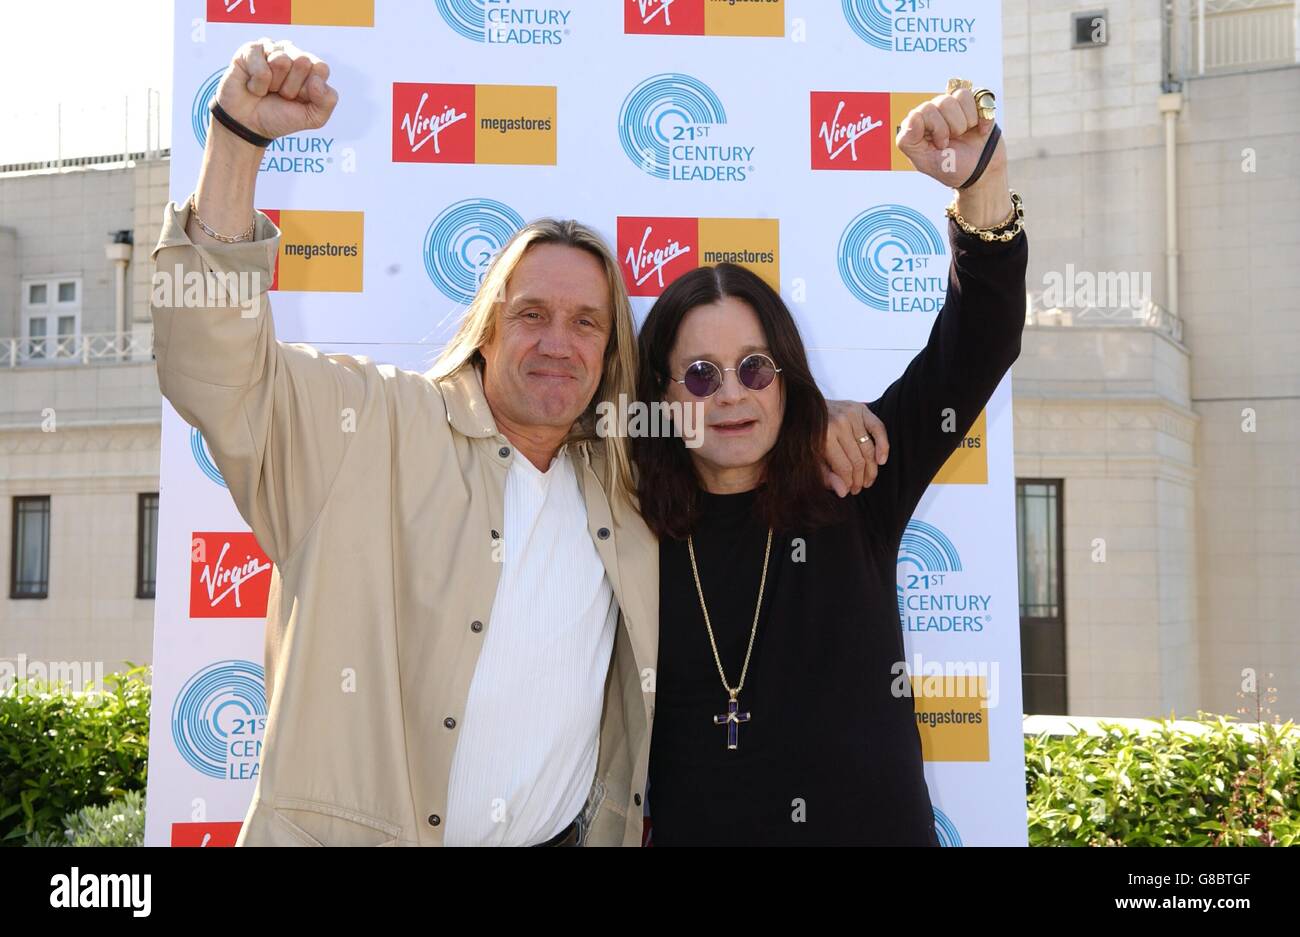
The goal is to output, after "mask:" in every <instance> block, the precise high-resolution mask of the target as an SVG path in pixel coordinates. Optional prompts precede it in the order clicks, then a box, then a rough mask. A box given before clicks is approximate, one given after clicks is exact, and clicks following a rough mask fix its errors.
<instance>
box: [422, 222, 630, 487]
mask: <svg viewBox="0 0 1300 937" xmlns="http://www.w3.org/2000/svg"><path fill="white" fill-rule="evenodd" d="M535 244H562V245H564V246H566V247H575V248H577V249H578V250H584V251H586V252H587V253H589V254H591V255H592V256H594V257H595V258H596V259H597V260H599V261H600V262H601V264H602V266H604V268H605V279H606V280H607V281H608V282H609V304H610V310H611V311H612V313H613V329H612V330H611V332H610V340H609V344H608V345H606V347H605V358H604V362H603V368H602V371H601V377H600V384H599V386H598V387H597V388H596V394H595V396H594V397H592V399H591V403H590V404H589V405H588V407H587V409H586V410H585V411H583V413H582V415H581V416H580V417H579V418H578V419H577V421H575V422H574V424H573V428H572V430H570V432H569V436H568V438H567V439H566V442H590V443H592V444H593V448H594V449H595V450H596V451H597V452H598V453H601V452H603V454H604V457H605V458H604V462H605V491H606V494H607V496H608V497H609V498H610V500H611V502H612V501H613V500H614V498H615V497H616V496H622V497H623V498H625V499H626V500H627V501H628V502H629V503H632V504H635V502H636V498H635V484H634V482H633V478H632V458H631V454H630V452H629V447H628V442H627V439H626V438H624V437H623V436H621V435H610V436H600V435H598V434H597V432H596V425H597V420H596V408H597V406H598V405H599V404H601V403H602V402H606V403H608V404H609V405H610V406H611V407H613V408H614V409H613V412H615V413H617V412H618V408H619V407H620V405H621V404H622V403H623V402H624V401H631V400H635V399H636V367H637V348H636V327H635V325H634V324H633V321H632V304H631V302H630V301H629V300H628V297H627V289H626V288H625V287H624V285H623V274H622V271H621V270H620V269H619V266H618V261H617V260H616V259H615V258H614V254H613V252H612V251H610V249H609V247H608V246H607V245H606V244H605V241H604V239H603V238H602V237H601V236H600V234H599V233H597V232H596V230H595V229H593V228H590V227H588V226H587V225H585V224H583V223H582V222H579V221H573V220H560V219H557V218H539V219H538V220H536V221H534V222H532V223H530V224H528V225H525V226H524V227H522V228H520V229H519V230H518V231H517V232H515V234H514V236H513V237H511V238H510V240H509V241H508V242H507V243H506V245H505V246H504V247H503V248H501V250H500V251H498V252H497V255H496V257H494V258H493V260H492V263H491V264H490V265H489V266H488V269H487V274H486V275H485V276H484V277H483V282H482V283H481V284H480V285H479V288H478V292H477V293H475V294H474V299H473V300H472V301H471V302H470V304H469V307H468V308H467V309H466V310H465V315H464V318H463V319H462V320H461V323H460V327H459V328H458V329H457V330H456V334H455V335H453V336H452V339H451V341H450V342H449V343H448V344H447V347H446V348H444V349H443V350H442V352H441V354H439V355H438V357H437V359H436V360H435V361H434V362H433V366H432V367H431V368H430V369H429V371H428V372H426V374H427V376H428V377H430V378H432V379H434V380H438V379H440V378H443V377H447V376H448V375H450V374H452V373H453V372H454V371H456V370H458V369H459V368H461V367H463V366H465V365H467V364H469V365H478V364H480V363H481V362H482V353H481V349H482V348H483V346H484V345H485V344H487V342H488V341H490V340H491V338H492V334H493V330H494V329H495V327H496V319H497V312H498V309H497V307H498V306H499V305H500V304H501V303H503V302H504V300H505V295H506V283H507V281H508V280H509V279H510V277H511V275H512V274H513V273H514V272H515V267H516V266H518V264H519V261H520V260H522V259H523V256H524V253H525V252H526V251H527V250H528V249H529V248H530V247H532V246H534V245H535ZM620 395H622V398H621V400H620Z"/></svg>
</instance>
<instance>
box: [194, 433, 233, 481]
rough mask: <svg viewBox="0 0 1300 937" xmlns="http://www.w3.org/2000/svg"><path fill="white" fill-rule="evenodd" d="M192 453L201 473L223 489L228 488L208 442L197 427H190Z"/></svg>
mask: <svg viewBox="0 0 1300 937" xmlns="http://www.w3.org/2000/svg"><path fill="white" fill-rule="evenodd" d="M190 452H192V453H194V461H195V462H197V463H198V464H199V471H201V472H202V473H203V474H204V475H206V476H208V478H210V479H212V480H213V481H214V482H216V483H217V484H218V485H220V486H221V487H222V488H225V487H227V485H226V480H225V479H224V478H222V477H221V470H220V469H218V468H217V463H216V462H214V461H213V460H212V451H211V450H210V449H208V442H207V440H206V439H204V438H203V434H202V433H200V432H199V428H198V427H197V426H191V427H190Z"/></svg>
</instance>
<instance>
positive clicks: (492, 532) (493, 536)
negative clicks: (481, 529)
mask: <svg viewBox="0 0 1300 937" xmlns="http://www.w3.org/2000/svg"><path fill="white" fill-rule="evenodd" d="M489 533H491V534H492V539H493V540H500V539H501V535H500V534H499V533H497V532H496V531H495V530H493V531H489Z"/></svg>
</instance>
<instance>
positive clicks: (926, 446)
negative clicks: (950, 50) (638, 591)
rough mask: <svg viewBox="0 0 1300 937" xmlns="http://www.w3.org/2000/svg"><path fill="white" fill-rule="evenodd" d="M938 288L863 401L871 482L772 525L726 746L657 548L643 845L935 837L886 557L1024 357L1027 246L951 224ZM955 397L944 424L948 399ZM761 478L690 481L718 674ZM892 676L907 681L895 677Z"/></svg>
mask: <svg viewBox="0 0 1300 937" xmlns="http://www.w3.org/2000/svg"><path fill="white" fill-rule="evenodd" d="M948 235H949V240H950V243H951V244H952V248H953V250H952V262H951V266H950V269H949V279H948V292H947V297H946V300H945V303H944V306H943V309H942V310H941V311H940V313H939V315H938V317H937V318H936V319H935V323H934V326H933V328H932V330H931V332H930V337H929V340H928V342H927V344H926V346H925V348H923V349H922V350H921V351H920V352H918V353H917V355H916V357H915V358H913V359H912V361H911V362H910V363H909V364H908V366H907V368H906V369H905V371H904V373H903V374H902V376H901V377H899V378H898V379H897V380H895V381H894V382H893V383H892V384H891V385H890V386H889V388H888V389H887V390H886V391H885V392H884V394H883V395H882V396H881V397H879V398H878V399H877V400H875V401H873V402H871V403H869V404H868V406H869V407H870V408H871V410H872V412H874V413H875V414H876V415H877V416H878V417H879V418H880V419H881V421H882V422H883V423H884V424H885V428H886V430H887V432H888V434H889V443H890V455H889V460H888V461H887V462H886V464H885V465H884V466H881V468H880V473H879V475H878V477H877V479H876V481H875V483H874V484H873V485H872V486H871V487H870V488H867V489H865V490H864V491H863V492H862V493H861V494H860V495H857V496H850V497H847V498H845V499H843V500H841V501H839V502H838V505H839V509H840V511H841V513H840V516H839V517H838V518H837V520H836V521H835V522H834V523H832V524H830V525H828V526H823V527H820V528H816V529H811V530H788V531H777V532H776V534H775V536H774V537H773V541H772V553H771V558H770V560H769V565H768V573H767V585H766V589H765V594H764V598H763V605H762V612H761V615H760V618H759V623H758V634H757V637H756V638H755V640H754V650H753V654H752V657H751V660H750V664H749V672H748V675H747V676H746V679H745V684H744V687H743V689H742V690H741V692H740V695H739V697H738V702H739V709H740V711H741V712H748V713H749V714H750V721H748V722H746V723H743V724H741V725H740V726H739V727H738V745H737V748H736V749H734V750H728V749H727V746H726V736H727V728H726V726H725V725H715V724H714V718H713V717H714V716H715V715H720V714H725V713H726V711H727V693H726V691H725V690H724V689H723V684H722V680H721V678H720V677H719V676H718V671H717V665H716V664H715V662H714V657H713V651H712V650H711V648H710V644H709V637H708V632H707V631H706V630H705V626H704V616H703V614H702V613H701V611H700V603H699V599H698V597H697V594H696V588H695V580H694V578H693V576H692V572H691V563H690V557H689V554H688V552H687V544H686V542H685V541H677V540H671V539H664V540H663V541H661V543H660V551H659V559H660V566H659V577H660V578H659V600H660V608H659V661H658V672H657V680H656V700H655V712H654V728H653V736H652V742H651V752H650V779H649V813H650V818H651V827H652V831H653V832H652V842H653V843H654V845H656V846H668V845H759V844H771V845H782V844H784V845H794V844H806V845H813V844H861V845H868V844H881V845H938V840H937V839H936V835H935V829H934V815H933V811H932V808H931V804H930V797H929V791H928V789H927V787H926V782H925V776H924V772H923V762H922V757H921V741H920V735H919V734H918V732H917V727H916V715H915V709H914V707H913V703H912V698H911V696H910V695H900V694H897V693H895V692H891V688H892V687H895V686H896V685H898V683H899V681H900V679H901V680H904V681H905V680H906V670H904V669H902V662H903V660H904V656H905V655H904V646H903V635H902V624H901V620H900V617H899V612H898V599H897V581H896V575H897V559H898V550H899V545H900V542H901V539H902V535H903V532H904V530H905V529H906V527H907V523H908V521H909V520H910V519H911V516H912V513H913V511H914V510H915V509H916V506H917V504H918V502H919V501H920V499H921V496H922V495H923V494H924V492H925V489H926V488H927V487H928V485H929V482H930V480H931V479H932V478H933V477H934V474H935V472H937V471H938V470H939V468H940V467H941V466H942V465H943V463H944V462H945V461H946V460H947V458H948V456H949V455H950V454H951V453H952V452H953V450H954V449H955V448H956V447H957V445H958V443H959V442H960V441H961V440H962V439H963V438H964V436H965V433H966V431H967V430H968V429H969V428H970V427H971V425H972V424H973V423H974V422H975V419H976V417H977V416H978V415H979V413H980V411H981V410H982V409H983V407H984V405H985V404H986V403H987V402H988V400H989V398H990V397H991V396H992V394H993V391H994V390H995V389H996V387H997V385H998V382H999V381H1000V380H1001V379H1002V376H1003V375H1004V374H1005V373H1006V372H1007V370H1008V369H1009V368H1010V367H1011V363H1012V362H1013V361H1014V360H1015V359H1016V357H1017V356H1018V355H1019V352H1020V335H1021V330H1022V327H1023V325H1024V304H1025V268H1026V265H1027V261H1028V243H1027V239H1026V236H1025V234H1024V233H1023V232H1022V233H1021V234H1020V235H1018V236H1017V237H1016V238H1014V239H1013V240H1012V241H1010V242H1008V243H1005V244H999V243H992V244H990V243H986V242H983V241H981V240H979V239H978V238H976V237H974V236H972V235H967V234H965V233H964V232H962V231H961V230H960V229H959V228H957V226H956V224H955V222H952V221H949V231H948ZM949 407H951V408H953V410H955V421H949V424H948V425H949V426H951V425H952V424H953V423H954V422H955V429H954V430H953V431H945V429H944V427H945V422H944V416H945V413H944V411H945V410H946V409H947V408H949ZM755 494H756V493H755V492H753V491H750V492H745V493H742V494H733V495H714V494H709V493H707V492H704V493H702V494H701V497H702V501H701V514H700V520H699V523H698V524H697V526H696V529H695V531H694V533H693V537H694V542H695V553H696V560H697V564H698V567H699V574H700V580H701V583H702V585H703V589H704V597H705V601H706V602H707V604H708V609H709V617H710V620H711V622H712V624H713V632H714V637H715V639H716V641H717V645H718V653H719V655H720V657H721V660H722V666H723V669H724V670H725V672H726V675H727V682H728V684H730V685H731V686H735V685H736V683H737V681H738V680H739V679H740V672H741V666H742V664H743V662H744V659H745V649H746V647H747V645H748V643H749V637H750V629H751V626H752V624H753V616H754V606H755V601H756V599H757V597H758V586H759V578H760V575H761V572H762V566H763V549H764V546H765V543H766V539H767V528H766V526H765V525H764V524H763V522H762V521H761V520H760V519H759V518H758V517H757V516H756V515H755V512H754V511H753V505H754V500H755ZM900 674H901V677H900Z"/></svg>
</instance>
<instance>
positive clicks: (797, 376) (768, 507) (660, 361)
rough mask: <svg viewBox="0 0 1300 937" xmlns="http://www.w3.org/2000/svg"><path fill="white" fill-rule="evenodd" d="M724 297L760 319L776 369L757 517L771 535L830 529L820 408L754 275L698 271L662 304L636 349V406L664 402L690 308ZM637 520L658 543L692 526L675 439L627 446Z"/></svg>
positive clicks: (691, 498) (798, 347) (680, 446)
mask: <svg viewBox="0 0 1300 937" xmlns="http://www.w3.org/2000/svg"><path fill="white" fill-rule="evenodd" d="M725 296H730V297H733V298H735V299H739V300H743V301H744V302H745V303H747V304H748V305H749V306H750V307H751V308H752V309H753V310H754V312H755V313H756V314H757V315H758V321H759V323H760V324H761V325H762V328H763V334H764V335H765V336H766V338H767V346H768V348H769V349H770V350H771V354H772V357H773V358H774V359H775V360H776V365H777V367H779V368H780V369H781V373H780V374H779V375H778V379H779V380H782V381H784V386H785V416H784V418H783V419H782V421H781V427H780V430H779V431H778V433H777V437H776V443H775V445H773V447H772V449H771V451H770V452H769V453H768V459H767V465H766V468H765V472H764V477H763V483H762V485H761V487H760V488H759V491H758V494H757V497H756V503H755V510H756V511H757V513H758V515H759V516H760V517H761V518H762V519H763V520H764V522H765V523H767V524H769V525H770V526H772V527H774V528H776V529H777V530H791V529H793V528H796V527H798V528H807V527H813V526H818V525H820V524H823V523H825V522H827V521H828V520H829V519H830V515H831V504H832V503H831V495H830V494H829V493H828V491H827V489H826V487H825V484H824V483H823V481H822V459H821V452H822V449H823V447H824V446H825V440H826V419H827V418H826V400H825V398H823V397H822V393H821V391H820V390H819V389H818V388H817V383H816V381H814V380H813V376H812V370H811V369H810V368H809V367H808V356H807V354H806V353H805V352H804V347H803V339H802V338H800V337H799V329H798V327H797V326H796V325H795V322H794V317H793V316H792V315H791V314H790V310H789V309H788V308H786V305H785V303H784V302H783V301H782V299H781V296H780V294H778V293H777V292H776V290H774V289H772V287H770V286H768V284H767V283H766V282H765V281H764V280H763V279H762V278H761V277H759V276H758V275H757V274H755V273H753V272H752V271H750V270H748V269H746V268H745V267H742V266H739V265H738V264H733V263H720V264H717V265H716V266H707V267H697V268H696V269H694V270H692V271H690V272H688V273H684V274H682V275H681V276H680V277H678V278H677V279H676V280H674V281H673V282H672V283H671V284H669V286H668V288H667V289H665V290H664V291H663V293H661V294H660V296H659V299H658V300H656V301H655V304H654V306H653V307H652V308H651V309H650V314H649V315H648V316H647V317H646V320H645V324H644V325H642V326H641V334H640V336H639V337H638V339H637V349H638V356H639V362H638V367H637V398H638V399H639V400H641V401H643V402H645V403H647V404H648V403H651V402H654V401H660V400H663V399H664V393H665V388H666V387H667V386H668V380H669V368H668V356H669V354H670V353H671V351H672V347H673V343H674V342H675V341H676V339H677V330H678V328H679V327H680V326H681V324H682V320H683V319H684V318H685V317H686V314H687V313H688V312H690V311H691V310H692V309H694V308H695V307H696V306H702V305H708V304H710V303H716V302H718V301H719V300H721V299H722V298H723V297H725ZM632 456H633V459H634V460H635V462H636V466H637V476H638V477H637V495H638V498H639V500H640V506H641V516H642V517H644V518H645V522H646V524H648V525H649V527H650V529H651V530H652V531H654V532H655V534H657V535H658V536H660V537H672V538H674V539H678V540H680V539H684V538H685V537H686V536H687V535H688V534H689V533H690V532H691V531H692V530H693V529H694V528H695V524H696V521H697V519H698V516H699V490H700V482H699V478H698V476H697V475H696V473H695V468H694V466H693V465H692V463H691V458H690V455H689V454H688V452H687V450H686V446H685V444H684V442H683V441H682V440H681V438H680V437H676V438H673V439H657V438H646V437H637V438H634V439H633V440H632Z"/></svg>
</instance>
